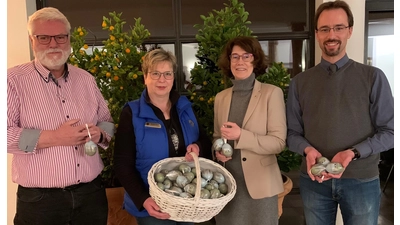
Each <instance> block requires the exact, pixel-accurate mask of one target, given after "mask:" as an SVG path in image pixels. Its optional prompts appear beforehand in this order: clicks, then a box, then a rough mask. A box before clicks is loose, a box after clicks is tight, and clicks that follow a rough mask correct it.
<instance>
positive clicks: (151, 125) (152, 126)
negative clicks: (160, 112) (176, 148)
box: [144, 122, 161, 128]
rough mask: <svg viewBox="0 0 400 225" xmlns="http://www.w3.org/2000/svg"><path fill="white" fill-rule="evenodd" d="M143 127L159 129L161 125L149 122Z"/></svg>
mask: <svg viewBox="0 0 400 225" xmlns="http://www.w3.org/2000/svg"><path fill="white" fill-rule="evenodd" d="M144 126H145V127H151V128H161V124H159V123H150V122H146V123H145V124H144Z"/></svg>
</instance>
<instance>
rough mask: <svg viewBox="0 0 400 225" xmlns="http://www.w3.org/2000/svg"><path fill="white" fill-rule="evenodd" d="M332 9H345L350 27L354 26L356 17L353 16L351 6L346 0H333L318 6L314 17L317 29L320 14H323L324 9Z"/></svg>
mask: <svg viewBox="0 0 400 225" xmlns="http://www.w3.org/2000/svg"><path fill="white" fill-rule="evenodd" d="M331 9H343V10H344V11H345V12H346V14H347V21H348V22H349V27H353V25H354V17H353V13H352V12H351V9H350V6H349V5H348V4H347V3H346V2H345V1H340V0H336V1H332V2H325V3H322V4H321V5H320V6H319V7H318V9H317V11H316V12H315V17H314V24H315V30H317V29H318V27H317V26H318V19H319V16H320V15H321V13H322V12H323V11H324V10H331Z"/></svg>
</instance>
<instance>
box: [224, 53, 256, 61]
mask: <svg viewBox="0 0 400 225" xmlns="http://www.w3.org/2000/svg"><path fill="white" fill-rule="evenodd" d="M229 57H230V58H231V62H238V61H239V59H240V58H242V60H243V62H250V61H251V60H252V59H253V54H251V53H244V54H243V55H239V54H236V53H234V54H231V55H230V56H229Z"/></svg>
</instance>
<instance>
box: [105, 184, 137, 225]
mask: <svg viewBox="0 0 400 225" xmlns="http://www.w3.org/2000/svg"><path fill="white" fill-rule="evenodd" d="M124 193H125V190H124V188H123V187H114V188H106V194H107V201H108V220H107V225H137V222H136V218H135V217H134V216H132V215H130V214H129V213H128V212H127V211H126V210H124V209H123V208H122V202H123V201H124Z"/></svg>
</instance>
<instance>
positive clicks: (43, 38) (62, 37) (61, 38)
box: [33, 34, 69, 45]
mask: <svg viewBox="0 0 400 225" xmlns="http://www.w3.org/2000/svg"><path fill="white" fill-rule="evenodd" d="M33 36H34V37H36V39H37V40H38V42H39V43H40V44H42V45H47V44H49V43H50V42H51V39H52V38H54V40H55V41H56V42H57V44H65V43H66V42H67V41H68V36H69V35H68V34H59V35H54V36H51V35H36V34H34V35H33Z"/></svg>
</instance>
